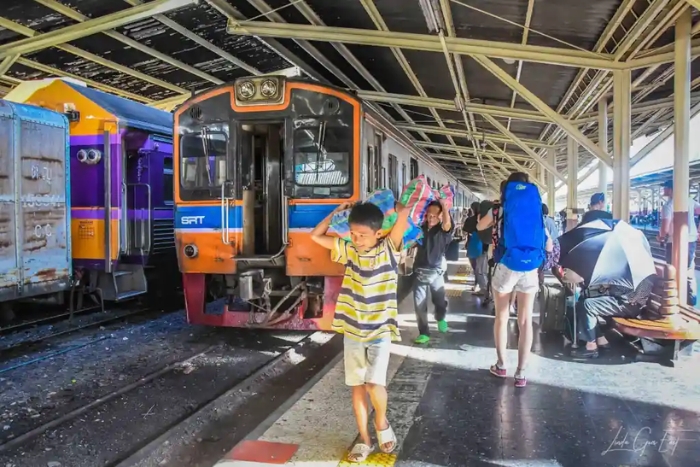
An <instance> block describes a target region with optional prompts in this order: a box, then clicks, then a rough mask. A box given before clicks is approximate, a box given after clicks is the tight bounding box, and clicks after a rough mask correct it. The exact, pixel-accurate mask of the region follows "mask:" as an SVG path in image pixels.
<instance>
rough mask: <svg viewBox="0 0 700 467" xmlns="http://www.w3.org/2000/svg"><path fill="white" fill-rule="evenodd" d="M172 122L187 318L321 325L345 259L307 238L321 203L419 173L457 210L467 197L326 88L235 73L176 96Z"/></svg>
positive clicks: (386, 128) (365, 112)
mask: <svg viewBox="0 0 700 467" xmlns="http://www.w3.org/2000/svg"><path fill="white" fill-rule="evenodd" d="M174 125H175V126H174V128H175V129H174V167H175V174H174V175H175V180H176V182H175V205H176V207H175V238H176V250H177V257H178V263H179V268H180V271H181V272H182V280H183V288H184V292H185V301H186V309H187V317H188V320H189V322H190V323H194V324H204V325H211V326H232V327H251V328H286V329H308V330H312V329H318V330H326V329H329V328H330V323H331V321H332V317H333V311H334V308H335V299H336V297H337V293H338V290H339V287H340V282H341V279H342V274H343V268H342V266H340V265H338V264H335V263H333V262H332V261H331V259H330V254H329V252H328V251H326V250H324V249H322V248H320V247H319V246H317V245H316V244H315V243H313V242H312V241H311V238H310V231H311V229H312V228H313V227H314V226H315V225H316V224H318V222H319V221H321V220H322V219H323V218H324V217H326V216H327V215H328V213H330V212H331V211H332V210H333V209H334V208H335V207H336V206H338V205H339V204H340V203H342V202H345V201H357V200H361V199H363V198H364V197H365V196H366V194H367V193H368V192H371V191H372V190H374V189H376V188H379V187H388V188H390V189H392V190H393V191H394V193H395V194H396V195H397V196H398V195H399V194H400V193H399V191H400V190H401V188H402V187H403V185H404V184H405V183H407V182H408V181H409V180H410V179H412V178H414V177H416V176H418V175H419V174H424V175H426V176H427V178H428V181H429V183H430V184H431V185H432V186H433V187H435V188H437V187H438V186H440V185H444V184H447V183H450V184H452V185H453V186H454V187H455V189H456V192H457V196H456V209H458V210H461V209H463V208H464V207H465V206H468V205H469V204H470V203H471V202H472V201H474V200H476V196H475V195H474V194H472V193H471V192H470V191H469V190H468V189H467V188H466V187H465V186H463V185H462V184H460V183H459V182H458V181H457V180H456V179H454V177H452V176H451V175H450V174H449V173H447V172H446V171H445V170H444V169H442V168H441V167H440V166H438V165H437V164H435V163H434V162H433V161H432V160H430V159H428V158H426V157H425V156H424V155H423V153H421V152H420V151H419V150H418V148H416V147H415V146H414V145H413V143H412V142H411V140H410V139H409V138H408V137H407V136H406V135H404V134H403V133H401V132H399V131H397V130H396V129H395V128H394V127H393V126H392V124H391V123H390V121H389V120H388V119H386V118H384V117H383V116H382V115H381V114H380V113H379V112H376V111H375V109H374V108H372V107H371V106H370V105H368V104H367V103H365V102H363V101H362V100H360V99H359V98H358V97H357V96H356V95H354V94H353V93H351V92H349V91H346V90H342V89H339V88H334V87H331V86H326V85H321V84H318V83H312V82H306V81H303V80H297V79H290V78H284V77H281V76H264V77H256V78H243V79H239V80H237V81H236V82H235V83H232V84H226V85H221V86H219V87H216V88H213V89H210V90H208V91H206V92H203V93H201V94H199V95H196V96H194V97H192V98H190V99H189V100H188V101H186V102H184V103H183V104H182V105H181V106H180V107H179V108H178V109H176V111H175V121H174ZM216 297H225V300H222V301H220V302H215V303H214V304H209V305H207V302H208V301H209V299H211V298H216ZM221 302H223V303H221Z"/></svg>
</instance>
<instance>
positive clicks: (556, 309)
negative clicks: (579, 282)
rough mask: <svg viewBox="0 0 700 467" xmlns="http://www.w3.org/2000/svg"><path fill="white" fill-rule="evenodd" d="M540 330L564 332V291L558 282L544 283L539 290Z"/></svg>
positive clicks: (565, 324) (565, 323)
mask: <svg viewBox="0 0 700 467" xmlns="http://www.w3.org/2000/svg"><path fill="white" fill-rule="evenodd" d="M538 301H539V307H540V332H545V333H548V332H562V333H563V332H565V331H566V328H567V322H566V321H567V319H566V318H567V317H566V293H565V291H564V286H562V285H560V284H545V285H543V286H542V289H541V290H540V293H539V297H538Z"/></svg>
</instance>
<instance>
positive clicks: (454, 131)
mask: <svg viewBox="0 0 700 467" xmlns="http://www.w3.org/2000/svg"><path fill="white" fill-rule="evenodd" d="M396 127H397V128H399V129H401V130H406V131H414V132H417V131H424V132H426V133H430V134H433V135H444V136H456V137H459V138H470V137H471V138H474V139H475V140H476V141H484V140H487V141H488V140H490V141H494V142H496V143H502V144H505V143H512V142H513V141H512V140H511V139H509V138H507V137H505V136H503V135H501V134H497V133H493V132H483V131H480V132H478V133H472V132H470V131H468V130H467V129H466V128H465V129H459V128H453V127H449V128H442V127H438V126H431V125H408V124H398V125H396ZM523 141H526V142H527V144H528V145H530V146H532V147H538V148H548V147H551V146H550V145H548V144H546V143H542V142H540V141H536V140H534V139H523Z"/></svg>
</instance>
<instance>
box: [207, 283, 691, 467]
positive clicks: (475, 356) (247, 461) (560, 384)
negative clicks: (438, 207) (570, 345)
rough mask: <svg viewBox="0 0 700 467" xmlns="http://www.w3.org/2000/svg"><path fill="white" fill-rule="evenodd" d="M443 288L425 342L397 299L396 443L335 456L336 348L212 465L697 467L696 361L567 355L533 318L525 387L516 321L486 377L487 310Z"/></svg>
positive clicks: (345, 435)
mask: <svg viewBox="0 0 700 467" xmlns="http://www.w3.org/2000/svg"><path fill="white" fill-rule="evenodd" d="M447 287H448V296H449V297H450V298H449V300H450V304H449V314H448V321H449V323H450V331H449V332H448V333H447V334H442V335H438V333H437V330H436V329H435V330H434V332H432V334H433V339H432V340H431V343H430V344H429V345H428V346H416V345H413V344H412V342H413V339H414V338H415V337H416V334H417V332H416V329H415V319H414V317H413V315H412V305H411V304H410V301H411V296H410V294H408V295H407V297H405V299H404V300H402V302H401V306H400V309H401V316H400V318H401V328H402V338H403V340H402V342H401V343H395V344H394V345H393V348H392V359H391V364H390V369H389V378H390V383H389V385H388V392H389V413H388V418H389V420H390V422H391V424H392V426H393V428H394V430H395V432H396V435H397V437H398V440H399V448H398V449H397V451H396V452H395V453H394V454H391V455H386V454H382V453H377V452H375V454H373V455H372V456H370V458H369V459H368V460H367V461H366V462H364V463H361V464H351V463H349V462H347V461H346V460H344V459H345V456H346V455H347V453H348V451H349V449H350V448H351V447H352V445H353V444H354V441H355V440H356V438H357V436H358V433H357V429H356V427H355V421H354V417H353V412H352V407H351V401H350V390H349V388H347V387H346V386H345V385H344V377H343V361H342V354H341V355H340V356H339V357H338V358H336V359H335V360H334V362H333V363H332V364H330V365H329V366H328V368H327V370H326V372H325V374H324V375H323V376H322V377H321V378H320V379H319V380H318V381H317V382H316V383H315V384H313V385H312V387H311V388H310V389H309V390H308V391H306V392H305V393H304V394H303V395H302V396H301V397H300V398H298V400H296V402H295V403H294V404H293V405H291V407H288V408H287V409H286V410H283V411H281V412H279V413H275V414H273V415H272V416H271V417H270V419H269V420H268V421H267V422H266V423H264V424H263V425H261V426H260V427H259V428H258V429H257V430H255V431H254V432H253V433H251V434H250V435H249V436H248V437H247V439H246V440H244V441H242V442H241V443H239V444H238V445H237V446H236V447H235V448H233V449H232V450H231V451H230V452H229V453H228V454H227V455H226V456H225V458H224V459H222V460H221V461H220V462H219V463H218V464H217V467H265V466H272V465H288V466H297V467H302V466H303V467H322V466H323V467H325V466H328V467H336V466H347V465H365V466H367V465H373V466H404V467H443V466H444V467H452V466H454V467H458V466H459V467H462V466H484V467H485V466H523V467H525V466H528V467H570V466H571V467H574V466H575V467H587V466H591V467H593V466H595V467H619V466H644V467H647V466H648V467H661V466H669V467H684V466H697V465H699V464H698V462H700V461H698V459H700V385H698V377H699V375H700V371H699V370H700V366H699V365H698V362H697V361H696V360H691V361H689V362H687V365H689V367H690V368H688V369H685V368H683V367H681V368H678V367H677V368H667V367H663V366H660V365H658V364H651V363H637V362H634V363H633V362H632V359H631V358H630V355H628V354H627V353H626V352H628V351H627V350H626V349H625V348H624V347H623V346H622V345H619V346H615V345H614V344H615V343H614V342H613V351H612V352H611V354H610V355H609V356H607V357H604V358H603V357H601V358H600V359H597V360H595V361H586V362H581V361H574V360H573V359H572V358H571V357H570V356H569V350H568V349H566V348H565V347H564V346H563V344H562V342H563V341H562V340H561V339H553V340H549V339H547V340H543V339H541V335H540V333H539V330H538V328H537V325H536V326H535V342H534V346H533V355H532V357H531V360H530V363H529V367H528V369H527V372H526V376H527V377H528V385H527V387H525V388H515V387H514V384H513V383H514V381H513V379H512V373H513V369H514V365H515V362H516V359H517V355H516V353H517V350H516V348H517V330H516V328H517V324H516V322H515V320H514V319H511V322H510V325H509V332H510V336H511V342H510V343H509V351H508V352H509V355H508V358H509V363H510V365H511V366H509V374H508V376H509V377H508V378H507V379H505V380H501V379H496V378H494V377H493V376H492V375H491V374H490V373H489V371H488V367H489V365H491V364H493V363H494V362H495V358H496V356H495V349H494V346H493V333H492V325H493V317H492V316H491V315H490V310H488V309H486V308H483V307H481V306H480V303H479V302H478V299H476V298H475V297H473V296H472V295H471V293H470V292H469V290H471V283H470V282H469V281H468V280H466V277H465V276H463V275H459V274H458V275H455V276H451V277H450V281H449V283H448V286H447ZM536 312H537V310H536ZM534 321H535V322H537V321H538V316H537V313H536V316H535V318H534ZM618 347H619V348H618ZM371 431H373V430H371Z"/></svg>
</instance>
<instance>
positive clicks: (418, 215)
mask: <svg viewBox="0 0 700 467" xmlns="http://www.w3.org/2000/svg"><path fill="white" fill-rule="evenodd" d="M435 199H436V198H435V192H434V191H433V190H432V189H431V188H430V185H429V184H428V181H427V180H426V179H425V175H419V176H418V177H416V178H414V179H413V180H411V181H410V182H408V183H407V184H406V186H405V187H403V191H402V192H401V198H400V200H399V202H400V203H401V204H403V205H404V206H406V207H407V208H408V209H409V212H410V214H409V218H410V219H411V220H413V222H414V223H415V224H416V225H421V224H422V223H423V218H424V217H425V211H426V210H427V209H428V205H429V204H430V203H431V202H432V201H434V200H435Z"/></svg>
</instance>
